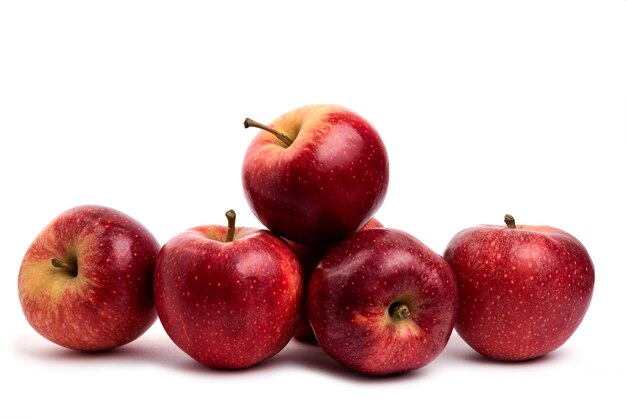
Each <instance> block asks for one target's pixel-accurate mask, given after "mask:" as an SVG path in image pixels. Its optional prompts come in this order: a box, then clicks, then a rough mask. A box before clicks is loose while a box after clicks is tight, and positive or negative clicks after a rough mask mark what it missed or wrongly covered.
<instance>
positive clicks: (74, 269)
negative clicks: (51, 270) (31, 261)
mask: <svg viewBox="0 0 626 418" xmlns="http://www.w3.org/2000/svg"><path fill="white" fill-rule="evenodd" d="M50 262H51V263H52V266H53V267H56V268H59V269H64V270H66V271H67V272H68V273H70V274H71V275H72V277H76V276H78V266H77V265H76V263H68V262H66V261H63V260H59V259H58V258H53V259H52V260H50Z"/></svg>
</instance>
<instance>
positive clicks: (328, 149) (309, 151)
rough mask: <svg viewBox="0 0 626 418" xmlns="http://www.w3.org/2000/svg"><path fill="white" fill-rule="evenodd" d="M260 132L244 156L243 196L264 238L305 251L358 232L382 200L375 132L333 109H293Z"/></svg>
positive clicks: (384, 173) (383, 166)
mask: <svg viewBox="0 0 626 418" xmlns="http://www.w3.org/2000/svg"><path fill="white" fill-rule="evenodd" d="M270 126H271V127H272V128H274V129H277V130H279V131H281V132H283V133H285V134H287V135H288V136H289V137H291V138H295V140H294V142H293V144H291V146H289V147H285V146H284V145H283V144H282V143H281V142H280V141H279V140H278V139H277V138H276V137H275V136H274V135H273V134H271V133H269V132H266V131H260V132H259V133H258V134H257V135H256V137H255V138H254V140H253V141H252V142H251V143H250V146H249V147H248V151H247V153H246V155H245V158H244V162H243V168H242V180H243V189H244V193H245V196H246V199H247V200H248V203H249V204H250V208H251V209H252V211H253V212H254V214H255V215H256V217H257V218H258V219H259V220H260V221H261V222H262V223H263V225H265V226H266V227H268V228H269V229H270V230H271V231H273V232H275V233H277V234H278V235H280V236H283V237H285V238H287V239H289V240H291V241H294V242H297V243H300V244H305V245H320V244H326V243H331V242H338V241H340V240H341V239H343V238H345V237H347V236H348V235H350V234H351V233H353V232H355V231H357V230H358V229H360V228H361V227H362V226H363V225H364V224H365V223H366V222H367V220H368V219H370V218H371V217H372V215H373V214H374V213H375V212H376V210H378V208H379V207H380V205H381V204H382V202H383V200H384V198H385V195H386V193H387V186H388V182H389V162H388V157H387V151H386V149H385V146H384V144H383V142H382V140H381V138H380V136H379V135H378V133H377V132H376V130H375V129H374V128H373V127H372V126H371V125H370V124H369V123H368V122H367V121H366V120H365V119H363V118H362V117H361V116H359V115H357V114H356V113H354V112H352V111H350V110H348V109H346V108H343V107H341V106H337V105H310V106H305V107H302V108H298V109H296V110H293V111H291V112H289V113H286V114H284V115H283V116H281V117H279V118H278V119H276V120H275V121H274V122H272V123H271V124H270Z"/></svg>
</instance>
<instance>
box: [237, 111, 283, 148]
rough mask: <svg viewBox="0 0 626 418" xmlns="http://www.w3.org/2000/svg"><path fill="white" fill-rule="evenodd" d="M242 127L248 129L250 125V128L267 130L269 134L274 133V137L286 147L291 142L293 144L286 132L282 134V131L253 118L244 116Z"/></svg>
mask: <svg viewBox="0 0 626 418" xmlns="http://www.w3.org/2000/svg"><path fill="white" fill-rule="evenodd" d="M243 127H244V128H246V129H248V128H250V127H252V128H259V129H262V130H264V131H267V132H269V133H271V134H274V135H275V136H276V138H278V139H279V140H280V141H281V142H282V143H283V144H285V145H286V146H287V147H289V146H290V145H291V144H293V139H291V138H289V137H288V136H287V135H286V134H284V133H282V132H280V131H277V130H276V129H274V128H270V127H269V126H267V125H263V124H262V123H259V122H257V121H254V120H252V119H250V118H246V119H245V120H244V121H243Z"/></svg>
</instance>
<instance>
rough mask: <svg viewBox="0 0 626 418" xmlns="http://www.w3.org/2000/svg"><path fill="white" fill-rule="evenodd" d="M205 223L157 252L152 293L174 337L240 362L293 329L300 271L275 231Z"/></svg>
mask: <svg viewBox="0 0 626 418" xmlns="http://www.w3.org/2000/svg"><path fill="white" fill-rule="evenodd" d="M227 217H228V218H229V227H228V228H226V227H224V226H217V225H211V226H199V227H196V228H192V229H189V230H187V231H185V232H183V233H181V234H179V235H177V236H175V237H174V238H172V239H171V240H170V241H169V242H167V243H166V244H165V245H164V246H163V248H162V249H161V252H160V253H159V256H158V258H157V263H156V268H155V275H154V295H155V302H156V308H157V312H158V314H159V319H160V320H161V322H162V324H163V327H164V328H165V331H166V332H167V334H168V335H169V336H170V338H171V339H172V340H173V341H174V343H176V345H177V346H178V347H180V348H181V349H182V350H183V351H184V352H186V353H187V354H188V355H189V356H191V357H192V358H194V359H195V360H197V361H198V362H200V363H202V364H204V365H206V366H209V367H213V368H220V369H241V368H245V367H248V366H251V365H253V364H255V363H258V362H260V361H262V360H264V359H267V358H269V357H271V356H273V355H275V354H276V353H278V352H279V351H280V350H281V349H282V348H283V347H284V346H285V345H286V344H287V343H288V342H289V339H290V338H291V337H292V336H293V332H294V330H295V327H296V324H297V323H298V318H299V314H300V310H301V305H302V300H301V299H302V292H303V284H302V272H301V270H300V265H299V263H298V259H297V258H296V256H295V255H294V254H293V252H292V251H291V249H290V247H289V245H287V243H286V242H285V241H284V240H282V239H281V238H279V237H277V236H276V235H274V234H273V233H271V232H269V231H265V230H258V229H252V228H235V226H234V212H232V211H229V212H227Z"/></svg>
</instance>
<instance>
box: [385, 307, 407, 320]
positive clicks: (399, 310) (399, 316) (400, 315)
mask: <svg viewBox="0 0 626 418" xmlns="http://www.w3.org/2000/svg"><path fill="white" fill-rule="evenodd" d="M389 315H391V317H392V318H393V319H395V320H396V321H402V320H403V319H407V318H409V317H410V316H411V311H410V310H409V307H408V306H406V305H405V304H403V303H393V304H391V306H390V307H389Z"/></svg>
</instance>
